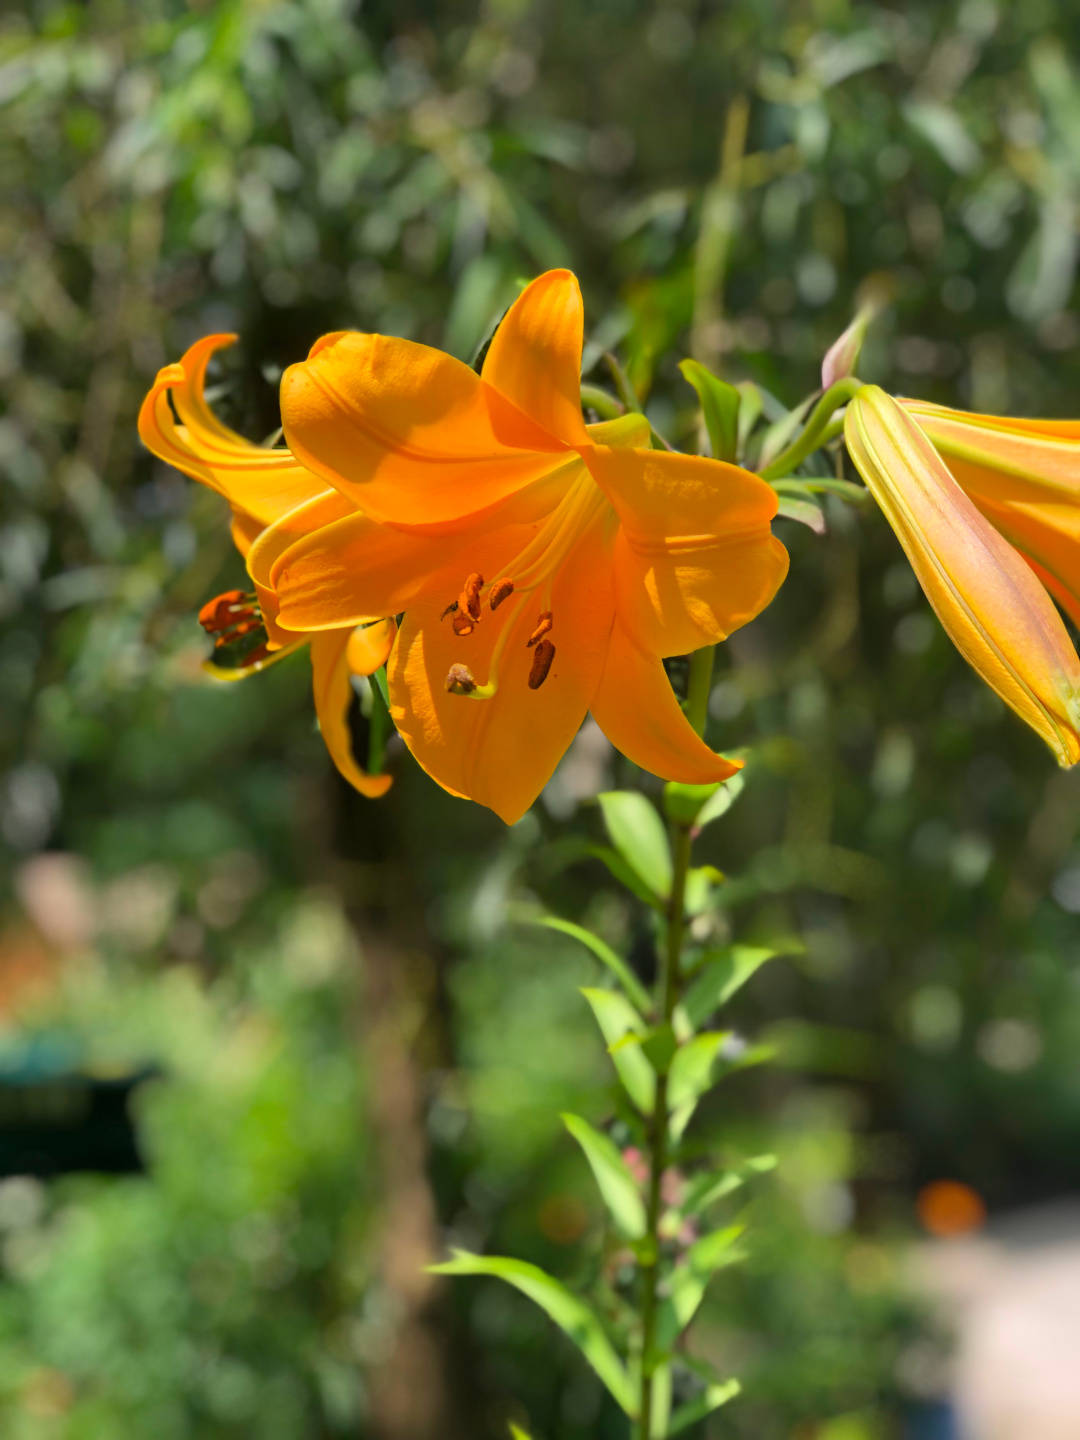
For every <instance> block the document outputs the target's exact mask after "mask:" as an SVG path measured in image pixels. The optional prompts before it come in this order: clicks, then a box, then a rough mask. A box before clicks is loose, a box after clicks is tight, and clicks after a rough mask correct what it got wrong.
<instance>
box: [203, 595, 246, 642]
mask: <svg viewBox="0 0 1080 1440" xmlns="http://www.w3.org/2000/svg"><path fill="white" fill-rule="evenodd" d="M254 608H255V607H254V596H251V595H245V594H244V592H243V590H226V591H225V593H224V595H215V596H214V598H213V600H208V601H207V602H206V604H205V605H204V606H203V607H202V609H201V610H200V611H199V624H200V625H201V626H202V627H203V629H204V630H205V631H206V632H207V633H208V634H210V635H214V634H216V633H217V632H218V631H219V630H227V629H228V628H229V626H230V625H235V624H236V619H237V616H238V615H242V614H244V613H245V612H246V613H248V614H251V613H253V612H254Z"/></svg>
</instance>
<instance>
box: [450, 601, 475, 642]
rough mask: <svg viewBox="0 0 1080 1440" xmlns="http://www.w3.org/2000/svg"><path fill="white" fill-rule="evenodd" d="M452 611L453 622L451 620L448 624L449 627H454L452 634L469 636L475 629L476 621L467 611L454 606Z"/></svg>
mask: <svg viewBox="0 0 1080 1440" xmlns="http://www.w3.org/2000/svg"><path fill="white" fill-rule="evenodd" d="M454 610H455V612H456V613H455V615H454V618H453V620H451V622H450V623H451V625H452V626H453V627H454V634H455V635H471V634H472V632H473V631H474V630H475V629H476V621H475V620H474V619H473V617H472V616H471V615H470V614H469V613H468V611H465V610H459V609H458V607H457V606H456V605H455V606H454Z"/></svg>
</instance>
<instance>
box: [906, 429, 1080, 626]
mask: <svg viewBox="0 0 1080 1440" xmlns="http://www.w3.org/2000/svg"><path fill="white" fill-rule="evenodd" d="M902 403H903V405H904V408H905V409H906V410H907V411H908V413H909V414H910V415H911V416H912V417H913V418H914V419H915V420H916V422H917V423H918V425H919V428H920V429H921V430H922V431H923V432H924V434H926V435H927V436H929V438H930V440H931V441H932V442H933V445H934V448H935V449H936V450H937V451H938V452H939V453H940V454H941V455H942V456H944V458H945V461H946V463H947V464H948V466H949V469H950V470H951V471H952V474H953V476H954V478H955V479H956V481H957V483H958V484H959V485H960V487H961V488H962V489H963V490H964V492H965V494H967V495H968V496H969V497H970V498H971V499H972V500H973V501H974V502H975V504H976V505H977V506H978V508H979V510H980V511H981V512H982V513H983V514H984V515H985V516H986V518H987V519H988V520H989V521H990V523H991V524H992V525H993V526H994V528H995V529H996V530H999V531H1000V532H1001V533H1002V534H1003V535H1004V536H1005V538H1006V539H1007V540H1008V541H1009V543H1010V544H1011V545H1013V546H1015V547H1016V549H1018V550H1019V551H1020V553H1021V554H1022V555H1023V556H1024V558H1025V559H1026V560H1027V561H1028V563H1029V564H1030V565H1031V567H1032V569H1033V570H1034V571H1035V573H1036V574H1037V575H1039V577H1040V578H1041V579H1043V581H1044V583H1045V584H1046V585H1047V588H1048V589H1049V590H1050V592H1051V594H1053V595H1054V596H1055V598H1056V599H1057V600H1059V602H1060V603H1061V604H1062V605H1063V606H1064V607H1065V610H1066V611H1067V613H1068V614H1069V616H1070V617H1071V618H1072V619H1073V620H1074V621H1077V622H1080V444H1078V443H1077V442H1078V440H1080V422H1077V421H1070V420H1015V421H1013V420H1006V419H1002V418H999V417H997V416H992V415H966V414H964V413H963V412H962V411H958V410H945V409H944V408H943V407H941V406H932V405H924V404H923V403H921V402H917V401H904V402H902Z"/></svg>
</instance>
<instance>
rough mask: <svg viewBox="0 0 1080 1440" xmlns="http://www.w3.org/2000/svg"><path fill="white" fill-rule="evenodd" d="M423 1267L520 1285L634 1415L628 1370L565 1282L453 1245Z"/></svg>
mask: <svg viewBox="0 0 1080 1440" xmlns="http://www.w3.org/2000/svg"><path fill="white" fill-rule="evenodd" d="M428 1271H429V1273H430V1274H432V1275H490V1276H493V1277H494V1278H495V1279H497V1280H503V1281H505V1282H506V1284H507V1285H512V1286H513V1287H514V1288H515V1289H516V1290H520V1291H521V1293H522V1294H523V1295H527V1296H528V1297H529V1299H530V1300H532V1301H533V1302H534V1304H536V1305H539V1306H540V1308H541V1310H543V1311H544V1312H545V1314H546V1315H548V1316H549V1317H550V1319H552V1320H554V1322H555V1324H556V1325H558V1326H559V1328H560V1330H562V1331H563V1332H564V1333H565V1334H566V1335H568V1336H569V1337H570V1339H571V1340H572V1341H573V1342H574V1344H575V1345H576V1346H577V1347H578V1349H579V1350H580V1351H581V1353H582V1354H583V1355H584V1356H585V1359H586V1360H587V1361H588V1362H589V1364H590V1365H591V1366H592V1367H593V1369H594V1370H595V1371H596V1373H597V1375H599V1377H600V1379H601V1380H602V1381H603V1382H604V1384H605V1385H606V1386H607V1388H608V1390H609V1391H610V1392H611V1394H612V1396H613V1397H614V1399H615V1400H616V1402H617V1403H618V1404H619V1405H621V1406H622V1408H623V1410H625V1411H626V1413H627V1415H629V1416H630V1417H631V1419H632V1418H633V1417H634V1414H635V1408H636V1403H637V1401H636V1397H635V1395H634V1392H633V1390H632V1388H631V1385H630V1376H629V1374H628V1373H627V1370H626V1366H625V1365H624V1364H623V1362H622V1361H621V1360H620V1359H619V1357H618V1355H617V1354H616V1353H615V1348H614V1346H613V1345H612V1343H611V1341H610V1340H609V1339H608V1337H607V1334H606V1333H605V1331H604V1327H603V1325H602V1324H601V1322H600V1319H599V1317H598V1316H597V1315H596V1314H595V1313H594V1312H593V1310H592V1309H591V1308H590V1307H589V1306H588V1305H587V1304H586V1303H585V1301H584V1300H581V1299H579V1297H578V1296H577V1295H574V1294H572V1293H571V1292H570V1291H569V1290H567V1288H566V1286H565V1285H563V1284H561V1282H560V1281H558V1280H556V1279H554V1278H553V1277H552V1276H551V1275H548V1274H546V1273H545V1272H544V1271H543V1270H541V1269H540V1267H539V1266H538V1265H530V1264H528V1263H527V1262H526V1261H524V1260H510V1259H506V1258H504V1257H501V1256H494V1255H470V1254H469V1253H468V1252H467V1251H465V1250H455V1251H453V1259H451V1260H447V1261H446V1262H445V1263H444V1264H442V1265H431V1266H429V1267H428Z"/></svg>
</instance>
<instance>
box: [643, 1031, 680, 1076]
mask: <svg viewBox="0 0 1080 1440" xmlns="http://www.w3.org/2000/svg"><path fill="white" fill-rule="evenodd" d="M678 1048H679V1042H678V1041H677V1040H676V1039H675V1031H674V1030H673V1029H672V1028H671V1026H670V1025H657V1026H656V1027H655V1028H654V1029H652V1030H650V1031H649V1033H648V1034H647V1035H646V1036H645V1037H644V1038H643V1039H642V1041H641V1050H642V1054H643V1055H644V1056H645V1058H646V1060H648V1062H649V1064H650V1065H651V1066H652V1068H653V1069H654V1070H655V1071H656V1073H657V1074H658V1075H666V1074H667V1072H668V1070H669V1069H670V1068H671V1062H672V1060H673V1059H674V1057H675V1052H676V1051H677V1050H678Z"/></svg>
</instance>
